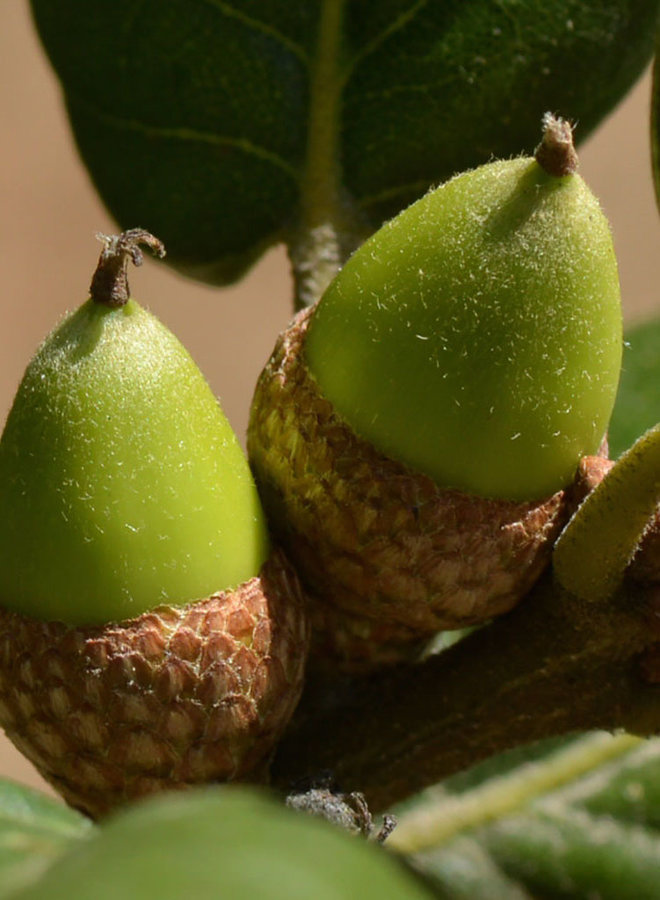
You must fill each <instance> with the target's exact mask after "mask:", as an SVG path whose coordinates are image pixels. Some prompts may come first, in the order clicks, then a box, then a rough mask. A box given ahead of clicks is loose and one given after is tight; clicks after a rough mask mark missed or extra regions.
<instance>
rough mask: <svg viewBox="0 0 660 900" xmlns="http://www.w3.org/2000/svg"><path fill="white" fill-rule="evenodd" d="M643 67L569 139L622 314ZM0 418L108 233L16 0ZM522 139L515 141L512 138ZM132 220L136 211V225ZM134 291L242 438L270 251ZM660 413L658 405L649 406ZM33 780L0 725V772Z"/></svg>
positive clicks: (278, 295) (644, 141)
mask: <svg viewBox="0 0 660 900" xmlns="http://www.w3.org/2000/svg"><path fill="white" fill-rule="evenodd" d="M649 93H650V78H649V76H648V75H647V77H646V78H644V79H643V80H642V81H641V82H640V83H639V84H638V86H637V87H636V88H635V90H634V91H633V92H632V93H631V94H630V96H629V98H628V99H627V100H626V102H625V103H624V104H622V106H621V107H620V108H619V109H618V110H617V111H616V113H615V114H614V115H612V116H611V117H610V119H609V120H608V121H607V122H605V124H604V125H603V126H601V128H600V129H599V130H598V132H597V133H596V134H595V135H594V136H593V137H592V138H591V139H590V140H589V141H588V143H587V144H586V145H585V146H584V147H583V148H582V151H581V172H582V175H583V176H584V177H585V178H586V180H587V181H588V182H589V183H590V185H591V187H592V189H593V190H594V191H595V193H596V194H597V195H598V196H599V197H600V199H601V201H602V203H603V206H604V208H605V211H606V213H607V214H608V216H609V218H610V221H611V223H612V227H613V230H614V238H615V243H616V247H617V253H618V258H619V266H620V272H621V281H622V288H623V297H624V312H625V316H626V318H627V320H628V321H632V320H637V319H639V318H641V317H643V316H648V315H653V314H654V312H655V311H656V310H658V309H660V304H659V302H658V291H657V288H656V286H657V284H658V281H659V276H660V217H658V214H657V212H656V209H655V202H654V198H653V188H652V182H651V175H650V159H649V147H648V105H649ZM0 123H1V126H0V127H1V128H2V131H1V140H0V278H1V283H2V291H1V292H0V421H4V417H5V415H6V412H7V410H8V408H9V405H10V403H11V400H12V397H13V394H14V391H15V389H16V386H17V384H18V381H19V380H20V377H21V374H22V371H23V369H24V367H25V365H26V363H27V361H28V359H29V357H30V356H31V354H32V353H33V352H34V349H35V347H36V346H37V344H38V343H39V342H40V341H41V339H42V338H43V337H44V336H45V334H46V333H47V332H48V331H49V330H50V329H51V328H52V327H53V325H54V323H55V322H56V321H57V319H58V318H59V317H60V316H61V315H62V313H63V312H64V311H65V310H67V309H70V308H72V307H75V306H78V305H79V304H80V303H82V302H83V300H85V298H86V291H87V286H88V284H89V279H90V275H91V273H92V270H93V268H94V265H95V261H96V257H97V256H98V252H99V247H98V244H97V243H96V241H95V240H94V237H93V235H94V233H95V232H96V231H113V230H114V226H113V223H112V222H111V221H110V220H109V218H108V216H107V214H106V212H105V211H104V209H103V208H102V206H101V204H100V202H99V201H98V199H97V198H96V196H95V195H94V192H93V190H92V188H91V185H90V182H89V180H88V178H87V175H86V174H85V172H84V170H83V169H82V167H81V165H80V164H79V162H78V160H77V158H76V152H75V149H74V147H73V144H72V141H71V138H70V136H69V132H68V128H67V124H66V121H65V116H64V112H63V108H62V103H61V101H60V96H59V92H58V87H57V84H56V82H55V79H54V77H53V75H52V73H51V72H50V70H49V68H48V65H47V63H46V60H45V58H44V56H43V54H42V52H41V49H40V47H39V45H38V43H37V39H36V36H35V35H34V33H33V30H32V27H31V23H30V19H29V12H28V6H27V0H0ZM521 149H522V148H521ZM138 224H139V223H138ZM132 282H133V288H134V293H135V296H136V297H138V299H140V300H141V301H142V302H143V303H145V304H146V305H148V306H149V307H150V308H151V309H153V310H154V311H155V312H156V313H157V314H158V315H159V316H160V317H161V318H162V319H163V320H164V321H165V322H167V324H168V325H169V326H170V328H172V330H173V331H174V332H175V333H176V334H177V335H178V337H179V338H180V339H181V340H182V341H183V343H184V344H185V345H186V346H187V347H188V349H189V350H190V351H191V353H192V355H193V356H194V357H195V359H196V360H197V362H198V364H199V365H200V367H201V368H202V370H203V371H204V373H205V374H206V377H207V378H208V380H209V381H210V383H211V386H212V388H213V389H214V391H215V392H216V393H217V394H218V395H219V396H220V397H221V399H222V405H223V407H224V409H225V412H226V413H227V415H228V417H229V419H230V420H231V422H232V424H233V425H234V428H235V429H236V431H237V432H238V434H239V435H240V436H241V437H242V436H243V434H244V432H245V426H246V422H247V410H248V407H249V402H250V396H251V392H252V387H253V385H254V381H255V379H256V377H257V374H258V372H259V370H260V367H261V366H262V365H263V362H264V361H265V359H266V358H267V356H268V354H269V352H270V349H271V347H272V344H273V340H274V336H275V334H276V333H277V331H278V330H279V329H280V328H281V327H282V326H283V325H284V324H285V322H286V320H287V318H288V317H289V314H290V294H291V286H290V279H289V274H288V268H287V262H286V257H285V255H284V253H283V252H282V251H281V250H275V251H272V252H271V253H269V254H268V255H267V256H266V258H265V259H264V260H263V261H262V263H261V264H260V265H259V266H258V267H257V268H256V269H255V270H254V271H253V273H252V274H251V275H250V276H249V277H248V278H247V279H246V280H245V281H243V282H242V283H241V284H240V285H239V286H238V287H234V288H231V289H227V290H225V291H222V292H218V291H214V290H212V289H207V288H204V287H200V286H199V285H196V284H194V283H192V282H189V281H186V280H184V279H182V278H181V277H179V276H177V275H175V274H173V273H172V272H171V271H169V270H168V269H167V268H165V267H164V266H158V265H156V264H153V263H148V264H147V265H145V266H144V268H143V269H142V270H141V271H140V273H139V274H138V273H136V274H135V275H134V276H133V279H132ZM658 417H659V418H660V411H659V416H658ZM2 776H9V777H12V778H16V779H18V780H20V781H23V782H26V783H29V784H33V785H42V782H41V781H40V779H39V776H38V775H37V774H36V772H35V771H34V770H33V769H32V767H31V766H30V764H29V763H28V762H27V761H26V760H24V759H23V757H22V756H20V755H19V754H18V753H17V752H16V751H15V750H14V749H13V747H12V746H11V745H10V744H9V742H8V741H7V740H6V739H5V738H4V737H3V735H2V733H1V732H0V777H2Z"/></svg>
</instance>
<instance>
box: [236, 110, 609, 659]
mask: <svg viewBox="0 0 660 900" xmlns="http://www.w3.org/2000/svg"><path fill="white" fill-rule="evenodd" d="M576 167H577V157H576V154H575V150H574V148H573V142H572V133H571V128H570V126H569V125H568V124H567V123H565V122H563V121H562V120H558V119H555V118H554V117H552V116H550V115H547V116H545V117H544V132H543V139H542V142H541V144H540V146H539V147H538V149H537V152H536V157H535V158H518V159H513V160H507V161H500V162H494V163H491V164H488V165H485V166H482V167H481V168H478V169H475V170H473V171H470V172H467V173H464V174H462V175H459V176H457V177H455V178H454V179H452V180H451V181H449V182H448V183H446V184H444V185H443V186H441V187H439V188H438V189H436V190H433V191H431V192H430V193H428V194H427V195H426V196H425V197H423V198H422V199H420V200H419V201H417V202H416V203H414V204H413V205H412V206H411V207H409V208H408V209H407V210H405V211H404V212H402V213H401V214H400V215H398V216H397V217H396V218H395V219H393V220H392V221H391V222H389V223H388V224H387V225H386V226H384V227H383V228H382V229H381V230H380V231H379V232H377V233H376V234H375V235H374V236H373V237H372V238H371V239H370V240H368V241H367V242H366V243H365V244H364V245H363V246H362V247H361V248H360V249H359V250H358V251H357V252H356V253H355V254H354V255H353V256H352V257H351V259H350V260H349V261H348V263H347V264H346V266H345V267H344V269H343V270H342V271H341V272H340V273H339V275H338V276H337V277H336V278H335V279H334V281H333V282H332V283H331V284H330V286H329V287H328V289H327V290H326V292H325V294H324V295H323V297H322V298H321V300H320V301H319V302H318V304H317V305H316V306H315V307H314V308H312V309H311V310H308V311H305V312H303V313H302V314H300V315H299V316H298V317H297V318H296V319H295V320H294V322H293V324H292V325H291V326H290V328H289V329H288V330H287V331H286V332H285V333H284V334H283V335H282V336H281V338H280V340H279V342H278V344H277V346H276V348H275V351H274V353H273V356H272V357H271V359H270V361H269V362H268V364H267V366H266V368H265V370H264V372H263V373H262V375H261V377H260V379H259V382H258V385H257V389H256V393H255V397H254V401H253V407H252V413H251V422H250V427H249V434H248V454H249V458H250V461H251V464H252V467H253V471H254V473H255V476H256V480H257V484H258V487H259V489H260V492H261V496H262V500H263V502H264V505H265V509H266V513H267V515H268V516H269V518H270V520H271V522H272V524H273V527H274V528H275V531H276V533H277V535H278V536H279V538H280V539H281V541H282V542H283V544H284V546H285V547H286V548H287V552H288V554H289V556H290V558H291V559H292V561H293V562H294V563H295V564H296V566H297V568H298V571H299V572H300V574H301V576H302V578H303V580H304V581H305V582H306V585H307V586H308V588H309V590H310V591H312V592H313V593H314V594H315V596H316V599H317V602H316V604H315V610H314V613H313V615H314V616H315V619H316V623H315V624H316V628H317V638H316V645H317V646H316V652H317V653H318V654H320V655H321V654H323V653H326V654H329V655H333V654H334V655H336V656H338V657H340V659H343V661H344V663H345V665H346V666H347V667H349V668H350V667H353V668H356V667H359V666H368V665H373V664H380V663H383V662H392V661H395V660H397V659H399V658H400V657H401V656H405V655H406V654H407V653H410V650H411V648H412V647H413V646H414V645H415V642H419V641H420V640H424V639H425V638H427V637H428V636H429V635H431V634H432V633H434V632H435V631H437V630H439V629H454V628H459V627H462V626H466V625H471V624H475V623H479V622H483V621H484V620H486V619H489V618H491V617H492V616H495V615H498V614H500V613H503V612H505V611H506V610H508V609H510V608H511V607H512V606H513V605H514V604H515V603H517V602H518V601H519V600H520V599H521V597H522V596H524V594H525V593H526V592H527V591H528V589H529V588H530V586H531V585H532V584H533V582H534V581H535V579H537V578H538V576H539V575H540V573H541V572H542V570H543V569H544V568H545V566H546V564H547V562H548V559H549V554H550V550H551V547H552V543H553V541H554V539H555V537H556V536H557V534H558V533H559V531H560V529H561V528H562V526H563V524H564V523H565V521H566V520H567V517H568V515H569V514H570V511H571V508H572V505H573V502H574V500H573V497H574V494H575V492H574V491H573V490H572V485H573V482H574V479H575V476H576V471H577V468H578V463H579V461H580V459H581V458H582V457H584V456H587V455H591V454H595V453H597V452H598V450H599V447H600V446H601V443H602V442H603V440H604V438H605V435H606V430H607V425H608V421H609V417H610V414H611V410H612V407H613V404H614V398H615V394H616V389H617V384H618V378H619V370H620V365H621V349H622V325H621V309H620V294H619V284H618V275H617V267H616V260H615V256H614V250H613V246H612V239H611V235H610V230H609V227H608V223H607V221H606V219H605V217H604V215H603V213H602V212H601V210H600V207H599V205H598V202H597V200H596V199H595V197H594V196H593V195H592V193H591V192H590V191H589V189H588V188H587V187H586V185H585V184H584V182H583V181H582V179H581V178H580V177H579V176H578V175H577V174H575V170H576Z"/></svg>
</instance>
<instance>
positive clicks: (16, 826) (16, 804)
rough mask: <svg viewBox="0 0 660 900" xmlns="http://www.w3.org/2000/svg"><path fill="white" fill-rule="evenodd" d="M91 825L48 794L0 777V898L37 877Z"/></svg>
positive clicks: (7, 895)
mask: <svg viewBox="0 0 660 900" xmlns="http://www.w3.org/2000/svg"><path fill="white" fill-rule="evenodd" d="M91 827H92V826H91V823H90V821H89V820H88V819H86V818H85V817H84V816H82V815H81V814H80V813H77V812H75V811H74V810H72V809H69V807H67V806H64V805H63V804H62V803H60V802H58V801H56V800H53V799H52V798H51V797H48V796H46V795H45V794H42V793H40V792H39V791H35V790H33V789H32V788H28V787H25V786H24V785H20V784H17V783H15V782H12V781H6V780H4V779H3V780H0V900H5V898H6V897H7V898H8V897H10V896H11V895H12V892H13V891H15V890H18V888H21V887H24V886H26V885H28V884H31V883H32V882H33V881H35V880H36V879H37V878H39V877H40V876H41V875H42V874H43V872H44V871H45V870H46V869H47V868H48V867H49V866H50V865H51V864H52V863H53V862H54V861H55V860H56V859H57V858H58V857H59V856H61V855H62V854H63V853H64V852H65V851H66V850H68V849H69V847H70V846H72V845H73V844H75V842H76V841H77V840H78V839H80V838H83V837H86V836H87V835H88V834H89V831H90V829H91Z"/></svg>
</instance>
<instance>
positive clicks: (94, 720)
mask: <svg viewBox="0 0 660 900" xmlns="http://www.w3.org/2000/svg"><path fill="white" fill-rule="evenodd" d="M308 643H309V624H308V616H307V610H306V604H305V600H304V598H303V595H302V593H301V590H300V587H299V583H298V580H297V578H296V575H295V573H294V572H293V570H292V569H291V567H290V566H289V564H288V563H287V562H286V559H285V558H284V556H283V554H282V553H281V552H280V551H275V552H274V553H273V554H272V555H271V557H270V558H269V560H268V561H267V562H266V563H265V564H264V566H263V567H262V569H261V572H260V574H259V575H258V576H257V577H255V578H251V579H250V580H248V581H246V582H244V583H243V584H241V585H240V586H239V587H238V588H236V589H235V590H231V591H226V592H219V593H216V594H213V595H212V596H210V597H208V598H206V599H203V600H199V601H197V602H195V603H191V604H189V605H187V606H182V607H175V606H160V607H158V608H157V609H155V610H153V611H151V612H148V613H143V614H142V615H140V616H139V617H137V618H135V619H130V620H126V621H123V622H120V623H117V624H109V625H106V626H98V627H97V626H94V627H86V626H84V627H68V626H66V625H64V624H62V623H59V622H40V621H37V620H35V619H32V618H28V617H26V616H22V615H20V614H17V613H13V612H10V611H8V610H5V609H2V610H0V725H2V727H3V728H4V729H5V731H6V733H7V735H8V737H9V738H10V739H11V740H12V741H13V743H14V744H15V745H16V747H17V748H18V749H19V750H21V751H22V752H23V753H24V754H25V755H26V756H27V757H28V759H30V760H31V761H32V762H33V763H34V765H35V766H36V768H37V769H38V770H39V771H40V772H41V774H42V775H43V776H44V777H45V778H46V780H47V781H49V782H50V783H51V784H52V785H53V786H54V787H55V788H56V789H57V790H58V791H59V792H60V793H61V794H62V795H63V796H64V798H65V799H66V800H67V802H68V803H70V804H71V805H72V806H75V807H77V808H78V809H81V810H83V811H84V812H86V813H87V814H89V815H90V816H92V817H99V816H102V815H104V814H105V813H107V812H109V811H110V810H111V809H113V808H114V807H116V806H119V805H121V804H123V803H125V802H127V801H130V800H133V799H136V798H138V797H140V796H143V795H146V794H152V793H156V792H159V791H162V790H165V789H174V788H183V787H186V786H188V785H191V784H198V783H206V782H211V781H242V780H260V779H262V778H263V777H264V773H265V768H266V766H267V763H268V759H269V755H270V754H271V752H272V750H273V749H274V747H275V744H276V742H277V740H278V738H279V737H280V735H281V733H282V731H283V730H284V728H285V726H286V724H287V722H288V721H289V718H290V716H291V714H292V713H293V710H294V709H295V706H296V704H297V702H298V699H299V696H300V692H301V690H302V684H303V670H304V664H305V659H306V655H307V650H308Z"/></svg>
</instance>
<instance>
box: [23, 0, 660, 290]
mask: <svg viewBox="0 0 660 900" xmlns="http://www.w3.org/2000/svg"><path fill="white" fill-rule="evenodd" d="M659 6H660V4H659V2H658V0H554V2H553V3H552V4H548V3H547V2H545V0H517V2H515V3H511V2H506V3H504V2H493V0H428V2H420V0H418V2H410V0H345V2H343V3H340V2H338V0H319V2H317V3H291V2H289V0H236V2H234V3H230V2H226V0H213V2H210V0H170V2H168V3H160V2H158V0H144V2H141V3H139V4H136V3H134V2H132V0H93V2H89V0H61V2H58V3H57V4H53V3H52V2H50V0H32V9H33V13H34V18H35V22H36V25H37V28H38V30H39V33H40V35H41V38H42V41H43V43H44V46H45V48H46V50H47V53H48V55H49V57H50V59H51V62H52V63H53V65H54V67H55V69H56V71H57V74H58V76H59V78H60V79H61V82H62V86H63V89H64V94H65V98H66V104H67V108H68V111H69V115H70V118H71V122H72V125H73V130H74V134H75V137H76V141H77V143H78V147H79V149H80V152H81V154H82V157H83V159H84V160H85V163H86V164H87V166H88V168H89V170H90V173H91V175H92V178H93V180H94V183H95V185H96V187H97V188H98V190H99V192H100V194H101V196H102V197H103V199H104V201H105V202H106V204H107V206H108V208H109V210H110V211H111V212H112V214H113V215H114V216H115V217H116V218H117V219H118V220H119V222H120V223H122V224H123V225H124V226H125V227H129V226H133V225H135V223H140V225H142V226H143V227H145V228H148V229H149V230H150V231H152V232H153V233H155V234H158V235H159V237H160V238H161V239H162V240H163V241H164V243H165V244H166V245H167V247H168V254H169V255H168V259H169V260H170V261H171V262H172V263H173V264H174V265H176V266H177V267H178V268H180V269H182V270H184V271H186V272H187V273H189V274H191V275H193V276H196V277H199V278H202V279H205V280H208V281H212V282H217V283H225V282H227V281H230V280H232V279H234V278H236V277H238V276H239V275H240V274H241V272H242V271H243V270H244V269H245V268H246V266H248V265H249V264H250V263H251V262H252V261H253V260H254V259H255V258H256V257H257V256H258V255H259V254H260V253H261V252H262V251H263V249H264V248H265V247H267V246H268V245H270V244H272V243H274V242H276V241H278V240H282V239H286V238H287V236H290V235H291V234H296V235H299V234H300V233H301V232H303V233H304V232H305V230H307V231H309V230H310V229H313V228H315V227H317V226H321V225H323V222H324V221H327V220H337V219H338V220H340V225H341V228H342V229H348V230H350V228H351V227H353V228H354V229H355V230H356V231H358V232H360V233H364V232H365V230H366V231H369V230H373V229H374V228H375V227H377V226H378V225H379V224H380V223H381V222H382V220H383V219H384V218H386V217H389V216H391V215H392V214H393V213H395V212H397V211H399V210H400V209H401V208H402V207H403V206H405V205H407V204H408V203H409V202H411V201H412V200H414V199H416V198H417V197H419V196H420V195H421V194H423V193H424V192H425V190H426V189H427V188H428V186H429V185H430V184H431V183H435V182H437V181H439V180H444V179H446V178H448V177H449V176H451V175H453V174H454V173H455V172H456V171H460V170H463V169H466V168H469V167H472V166H476V165H478V164H480V163H483V162H486V161H488V160H489V159H491V158H492V157H493V156H496V157H506V156H510V155H514V154H518V153H520V152H523V151H525V150H526V151H527V152H530V151H531V150H532V149H533V147H534V146H535V144H536V141H537V133H538V121H539V118H540V116H541V114H542V113H543V112H544V111H545V110H548V109H552V110H554V111H556V112H557V113H558V114H561V115H563V116H566V117H568V118H570V119H572V120H577V121H579V123H580V126H579V130H578V137H579V138H580V139H582V138H584V137H586V135H587V134H588V133H589V132H590V130H591V129H592V128H593V127H594V126H595V125H596V124H597V123H598V121H599V120H600V119H601V118H602V117H603V116H604V115H605V114H606V113H607V112H608V111H609V110H610V109H611V108H612V107H613V106H614V105H615V104H616V102H617V101H618V100H619V99H620V98H621V97H622V96H623V94H624V93H625V92H626V91H627V90H628V88H629V87H630V86H631V85H632V83H633V82H634V81H635V80H636V78H637V77H638V75H639V74H640V73H641V71H642V69H643V67H644V65H645V64H646V62H647V61H648V59H649V58H650V55H651V52H652V33H653V25H654V22H655V18H656V14H657V11H658V8H659ZM335 11H336V12H337V13H338V14H336V15H335V14H334V12H335ZM342 11H343V15H341V14H340V13H341V12H342ZM320 74H322V75H323V77H320ZM319 186H320V187H324V190H322V191H321V196H320V197H319V196H316V198H315V199H314V198H312V197H310V193H312V194H313V193H314V191H315V190H316V188H318V187H319Z"/></svg>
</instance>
